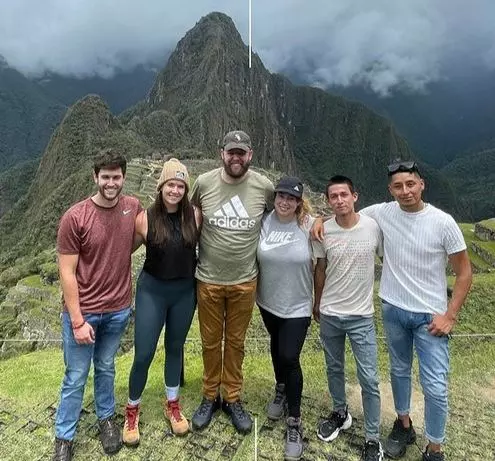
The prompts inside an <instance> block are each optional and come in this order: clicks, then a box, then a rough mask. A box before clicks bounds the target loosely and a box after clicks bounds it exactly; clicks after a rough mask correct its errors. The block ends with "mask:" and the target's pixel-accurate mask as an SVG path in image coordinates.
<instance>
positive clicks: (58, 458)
mask: <svg viewBox="0 0 495 461" xmlns="http://www.w3.org/2000/svg"><path fill="white" fill-rule="evenodd" d="M72 449H73V446H72V441H71V440H62V439H55V453H54V454H53V458H52V461H70V460H71V459H72Z"/></svg>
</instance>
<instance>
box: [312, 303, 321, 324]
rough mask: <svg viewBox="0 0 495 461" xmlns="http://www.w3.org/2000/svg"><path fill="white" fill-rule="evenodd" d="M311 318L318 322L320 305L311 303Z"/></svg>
mask: <svg viewBox="0 0 495 461" xmlns="http://www.w3.org/2000/svg"><path fill="white" fill-rule="evenodd" d="M313 319H314V321H315V322H317V323H320V306H318V305H316V304H314V305H313Z"/></svg>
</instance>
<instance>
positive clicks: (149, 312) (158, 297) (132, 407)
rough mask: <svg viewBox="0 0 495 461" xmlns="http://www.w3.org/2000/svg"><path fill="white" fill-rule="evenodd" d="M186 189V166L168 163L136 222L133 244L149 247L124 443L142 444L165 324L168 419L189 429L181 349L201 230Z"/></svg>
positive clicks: (192, 302)
mask: <svg viewBox="0 0 495 461" xmlns="http://www.w3.org/2000/svg"><path fill="white" fill-rule="evenodd" d="M188 191H189V174H188V172H187V168H186V167H185V166H184V165H183V164H182V163H181V162H179V160H177V159H175V158H172V159H170V160H169V161H167V162H165V164H164V165H163V170H162V174H161V175H160V179H159V180H158V183H157V195H156V199H155V202H154V204H153V205H151V207H150V208H149V209H148V210H146V211H143V212H141V213H140V214H139V215H138V216H137V218H136V236H135V239H136V242H135V246H136V247H137V246H139V245H140V244H141V243H144V244H145V245H146V259H145V261H144V265H143V270H142V271H141V274H140V275H139V278H138V281H137V284H136V322H135V330H134V344H135V353H134V362H133V364H132V369H131V373H130V376H129V400H128V404H127V407H126V411H125V422H124V431H123V440H124V443H125V444H126V445H131V446H132V445H134V446H135V445H137V444H139V428H138V423H139V406H140V402H141V394H142V393H143V390H144V387H145V385H146V380H147V377H148V369H149V367H150V365H151V362H152V360H153V357H154V355H155V351H156V347H157V344H158V340H159V338H160V334H161V332H162V329H163V327H164V326H165V370H164V375H165V393H166V400H165V408H164V412H165V417H166V418H167V419H168V420H169V422H170V424H171V427H172V432H173V433H174V434H176V435H184V434H186V433H187V432H188V430H189V423H188V421H187V419H186V418H185V417H184V415H183V414H182V412H181V409H180V405H179V381H180V374H181V365H182V351H183V348H184V342H185V340H186V336H187V333H188V331H189V328H190V326H191V322H192V318H193V315H194V309H195V307H196V289H195V278H194V273H195V269H196V242H197V239H198V230H197V229H198V226H197V223H196V221H195V213H194V209H193V206H192V205H191V203H190V202H189V199H188V196H187V194H188Z"/></svg>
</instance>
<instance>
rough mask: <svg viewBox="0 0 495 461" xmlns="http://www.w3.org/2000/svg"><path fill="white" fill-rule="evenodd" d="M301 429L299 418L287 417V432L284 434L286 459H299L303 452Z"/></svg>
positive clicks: (293, 460) (292, 460) (287, 460)
mask: <svg viewBox="0 0 495 461" xmlns="http://www.w3.org/2000/svg"><path fill="white" fill-rule="evenodd" d="M302 433H303V429H302V424H301V418H294V417H293V416H289V417H288V418H287V432H286V434H285V453H284V459H285V460H286V461H299V460H300V459H301V458H302V454H303V435H302Z"/></svg>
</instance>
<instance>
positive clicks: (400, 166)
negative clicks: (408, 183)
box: [387, 160, 419, 176]
mask: <svg viewBox="0 0 495 461" xmlns="http://www.w3.org/2000/svg"><path fill="white" fill-rule="evenodd" d="M387 170H388V175H389V176H392V175H393V174H394V173H399V172H405V173H412V172H413V171H416V172H417V173H419V169H418V164H417V163H416V162H415V161H413V160H411V161H405V162H394V163H391V164H390V165H388V166H387Z"/></svg>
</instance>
